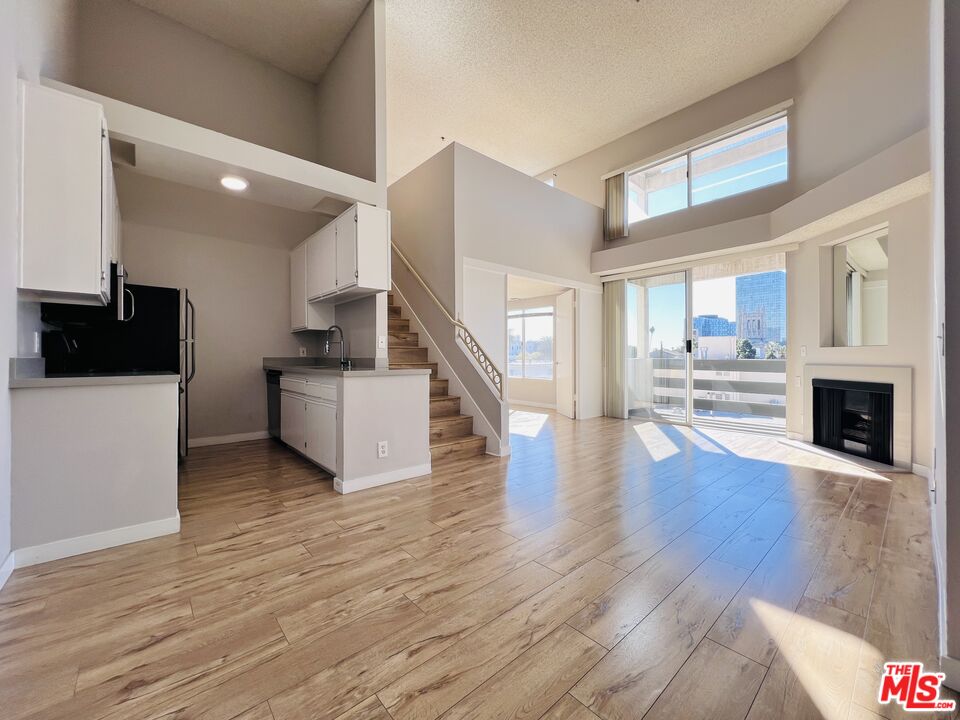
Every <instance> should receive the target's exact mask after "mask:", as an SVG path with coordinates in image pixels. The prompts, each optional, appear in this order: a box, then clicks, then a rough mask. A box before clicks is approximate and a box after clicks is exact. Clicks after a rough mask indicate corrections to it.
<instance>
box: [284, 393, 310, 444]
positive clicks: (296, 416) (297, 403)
mask: <svg viewBox="0 0 960 720" xmlns="http://www.w3.org/2000/svg"><path fill="white" fill-rule="evenodd" d="M306 425H307V401H306V400H304V398H303V396H301V395H294V394H292V393H288V392H281V393H280V439H281V440H282V441H283V442H285V443H286V444H287V445H289V446H290V447H292V448H293V449H294V450H297V451H299V452H303V451H304V449H305V448H304V445H305V440H306Z"/></svg>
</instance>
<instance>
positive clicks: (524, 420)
mask: <svg viewBox="0 0 960 720" xmlns="http://www.w3.org/2000/svg"><path fill="white" fill-rule="evenodd" d="M548 417H549V415H547V413H538V412H530V411H528V410H511V411H510V434H511V435H523V436H524V437H529V438H535V437H537V435H539V434H540V431H541V430H542V429H543V426H544V424H545V423H546V422H547V418H548Z"/></svg>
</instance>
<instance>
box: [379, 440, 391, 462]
mask: <svg viewBox="0 0 960 720" xmlns="http://www.w3.org/2000/svg"><path fill="white" fill-rule="evenodd" d="M388 454H389V448H388V447H387V441H386V440H381V441H380V442H378V443H377V457H378V458H385V457H386V456H387V455H388Z"/></svg>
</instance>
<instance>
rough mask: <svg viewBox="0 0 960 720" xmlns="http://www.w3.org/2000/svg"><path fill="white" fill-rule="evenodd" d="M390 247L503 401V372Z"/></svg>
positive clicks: (403, 259) (409, 263) (402, 258)
mask: <svg viewBox="0 0 960 720" xmlns="http://www.w3.org/2000/svg"><path fill="white" fill-rule="evenodd" d="M390 245H391V246H392V247H393V251H394V252H395V253H396V254H397V257H398V258H400V260H401V261H403V264H404V265H406V266H407V270H409V271H410V274H411V275H413V277H414V278H415V279H416V281H417V282H418V283H419V284H420V287H421V288H423V291H424V292H425V293H427V295H428V296H429V298H430V299H431V300H433V303H434V305H436V306H437V307H438V308H439V309H440V312H442V313H443V314H444V317H446V318H447V320H448V321H449V322H450V323H451V324H452V325H453V326H454V327H455V328H456V330H457V336H458V337H459V338H460V339H461V340H462V341H463V344H464V345H466V347H467V349H468V350H469V351H470V354H471V355H473V358H474V360H476V361H477V363H478V364H479V365H480V367H481V369H482V370H483V372H484V373H485V374H486V376H487V379H488V380H490V382H491V383H492V384H493V386H494V387H495V388H496V389H497V392H498V393H499V395H500V399H501V400H503V372H502V371H501V370H500V368H498V367H497V366H496V364H495V363H494V362H493V361H492V360H491V359H490V355H489V354H488V353H487V351H486V350H484V349H483V347H482V346H481V345H480V343H479V342H477V338H476V336H475V335H474V334H473V333H472V332H470V328H468V327H467V326H466V325H465V324H464V323H463V321H461V320H458V319H456V318H454V317H453V316H452V315H451V314H450V313H449V312H448V311H447V309H446V308H445V307H444V306H443V303H442V302H440V299H439V298H438V297H437V296H436V295H435V294H434V292H433V290H431V289H430V286H429V285H427V282H426V280H424V279H423V278H422V277H421V276H420V273H418V272H417V270H416V268H414V267H413V264H412V263H411V262H410V261H409V260H407V258H406V256H405V255H404V254H403V252H402V251H401V250H400V248H398V247H397V244H396V243H395V242H393V240H391V241H390Z"/></svg>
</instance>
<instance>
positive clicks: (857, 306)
mask: <svg viewBox="0 0 960 720" xmlns="http://www.w3.org/2000/svg"><path fill="white" fill-rule="evenodd" d="M888 265H889V263H888V256H887V231H886V229H884V230H881V231H877V232H872V233H870V234H868V235H863V236H861V237H857V238H853V239H852V240H846V241H845V242H842V243H839V244H838V245H834V246H833V345H834V347H859V346H861V345H886V344H887V271H888Z"/></svg>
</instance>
